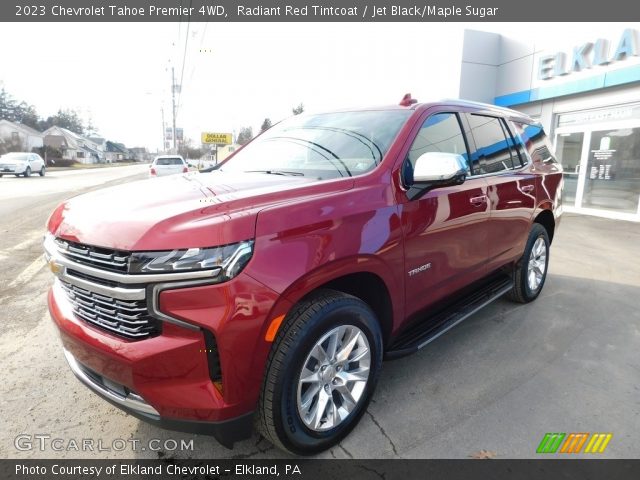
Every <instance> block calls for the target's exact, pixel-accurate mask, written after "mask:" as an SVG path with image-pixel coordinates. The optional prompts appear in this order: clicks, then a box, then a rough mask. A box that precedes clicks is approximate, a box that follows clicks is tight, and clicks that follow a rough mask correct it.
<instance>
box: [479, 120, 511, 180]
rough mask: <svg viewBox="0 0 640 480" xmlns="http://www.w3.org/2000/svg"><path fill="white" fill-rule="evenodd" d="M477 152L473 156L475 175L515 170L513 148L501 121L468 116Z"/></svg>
mask: <svg viewBox="0 0 640 480" xmlns="http://www.w3.org/2000/svg"><path fill="white" fill-rule="evenodd" d="M468 118H469V124H470V126H471V132H472V133H473V138H474V140H475V142H476V151H475V152H473V153H472V154H471V162H472V164H473V173H474V174H486V173H497V172H502V171H505V170H511V169H513V161H512V159H511V148H510V145H509V143H508V142H507V138H506V137H505V134H504V130H503V128H502V125H501V123H500V119H499V118H496V117H489V116H486V115H475V114H470V115H468Z"/></svg>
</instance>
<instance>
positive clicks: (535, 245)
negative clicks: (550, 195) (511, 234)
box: [509, 223, 550, 303]
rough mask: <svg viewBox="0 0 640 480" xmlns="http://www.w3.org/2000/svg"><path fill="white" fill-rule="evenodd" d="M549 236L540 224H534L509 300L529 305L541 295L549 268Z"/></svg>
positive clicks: (516, 272)
mask: <svg viewBox="0 0 640 480" xmlns="http://www.w3.org/2000/svg"><path fill="white" fill-rule="evenodd" d="M549 244H550V242H549V235H548V233H547V230H546V229H545V228H544V227H543V226H542V225H540V224H539V223H534V224H533V226H532V227H531V232H529V238H528V239H527V244H526V246H525V249H524V254H523V255H522V258H521V259H520V261H519V262H518V264H517V265H516V268H515V272H514V277H513V280H514V286H513V289H512V290H511V292H509V298H511V300H514V301H516V302H520V303H528V302H531V301H533V300H535V299H536V298H538V295H540V292H541V291H542V287H543V286H544V282H545V280H546V278H547V268H548V266H549Z"/></svg>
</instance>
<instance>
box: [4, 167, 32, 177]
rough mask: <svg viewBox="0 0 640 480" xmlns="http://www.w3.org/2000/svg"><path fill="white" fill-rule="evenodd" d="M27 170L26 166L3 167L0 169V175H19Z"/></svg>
mask: <svg viewBox="0 0 640 480" xmlns="http://www.w3.org/2000/svg"><path fill="white" fill-rule="evenodd" d="M26 169H27V166H26V165H3V166H1V167H0V174H3V175H21V174H23V173H24V171H25V170H26Z"/></svg>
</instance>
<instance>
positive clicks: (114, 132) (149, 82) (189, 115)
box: [0, 23, 599, 150]
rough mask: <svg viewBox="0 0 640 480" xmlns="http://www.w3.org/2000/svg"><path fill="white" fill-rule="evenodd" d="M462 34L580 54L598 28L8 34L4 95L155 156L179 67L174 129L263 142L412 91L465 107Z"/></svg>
mask: <svg viewBox="0 0 640 480" xmlns="http://www.w3.org/2000/svg"><path fill="white" fill-rule="evenodd" d="M464 28H472V29H477V30H487V31H493V32H498V33H503V34H505V35H508V36H514V35H521V36H523V37H524V38H527V39H530V38H536V36H537V37H539V38H538V42H544V41H546V42H548V43H549V42H557V43H558V45H560V44H564V43H566V42H564V41H565V40H569V39H571V40H570V42H569V45H573V44H574V43H575V40H576V39H577V40H581V41H593V40H594V37H597V32H598V28H599V25H598V24H560V23H558V24H509V23H504V24H488V23H485V24H460V23H447V24H446V23H380V24H374V23H336V24H329V23H322V24H319V23H318V24H314V23H227V24H225V23H208V24H205V23H193V24H191V25H187V24H186V23H122V24H116V23H84V24H72V23H40V24H35V23H34V24H19V23H4V24H2V25H1V28H0V45H3V46H5V47H4V48H3V52H2V69H1V70H0V86H3V87H4V88H5V89H6V90H7V91H8V92H9V93H10V94H12V95H13V96H14V97H16V98H17V99H19V100H25V101H27V102H28V103H31V104H33V105H35V107H36V108H37V110H38V113H39V114H40V116H43V117H46V116H48V115H52V114H54V113H55V112H56V111H57V110H58V109H59V108H72V109H75V110H77V111H78V112H79V113H80V114H81V116H82V117H83V119H84V120H85V121H86V120H88V119H89V118H91V121H92V123H93V124H94V125H95V126H96V127H97V128H98V131H99V133H100V134H101V135H102V136H104V137H106V138H107V139H109V140H114V141H118V142H123V143H125V144H126V145H127V146H128V147H134V146H146V147H149V148H151V149H153V150H155V149H156V148H159V147H160V146H161V144H162V114H161V109H162V108H163V107H164V116H165V122H166V125H167V126H170V125H171V88H170V86H171V67H172V66H173V67H174V68H175V72H176V82H177V83H179V82H180V79H181V78H182V85H183V90H182V94H181V95H180V98H179V109H178V121H177V126H178V127H183V128H184V129H185V134H186V136H187V137H190V138H192V139H194V140H195V141H196V142H197V143H199V137H200V132H201V131H218V132H232V131H236V132H237V131H238V130H239V128H240V127H241V126H245V125H247V126H252V127H253V128H254V132H256V131H257V130H258V129H259V127H260V124H261V123H262V120H263V119H264V118H265V117H269V118H271V120H272V121H274V122H275V121H277V120H281V119H282V118H285V117H287V116H289V115H291V108H292V107H294V106H296V105H298V104H299V103H300V102H302V103H304V105H305V108H306V110H307V111H319V110H326V109H336V108H346V107H352V106H354V107H355V106H366V105H378V104H387V103H396V102H398V101H399V100H400V98H401V97H402V95H403V94H404V93H406V92H411V93H412V94H413V96H414V97H415V98H418V99H419V100H421V101H422V100H427V99H437V98H444V97H457V96H458V86H459V76H460V62H461V52H462V37H463V30H464ZM541 29H544V31H545V35H544V36H540V31H541ZM187 31H188V39H189V40H188V42H187V43H186V45H187V49H186V52H187V53H186V59H185V60H184V69H183V58H184V55H183V54H184V51H185V41H186V38H187ZM550 32H552V34H549V33H550ZM545 39H546V40H545ZM183 72H184V73H183Z"/></svg>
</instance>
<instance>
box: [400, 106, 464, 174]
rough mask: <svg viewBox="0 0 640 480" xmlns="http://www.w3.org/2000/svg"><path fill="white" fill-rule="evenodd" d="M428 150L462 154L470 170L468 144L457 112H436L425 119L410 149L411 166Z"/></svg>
mask: <svg viewBox="0 0 640 480" xmlns="http://www.w3.org/2000/svg"><path fill="white" fill-rule="evenodd" d="M427 152H446V153H457V154H459V155H462V157H463V158H464V159H465V161H466V162H467V171H470V170H469V155H468V153H467V145H466V143H465V141H464V136H463V135H462V130H461V128H460V121H459V120H458V116H457V115H456V114H455V113H436V114H435V115H431V116H430V117H429V118H427V119H426V120H425V122H424V123H423V124H422V127H420V131H419V132H418V135H417V136H416V139H415V140H414V141H413V145H411V148H410V149H409V161H410V162H411V166H412V167H413V166H415V164H416V160H417V159H418V157H419V156H420V155H422V154H423V153H427Z"/></svg>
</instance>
